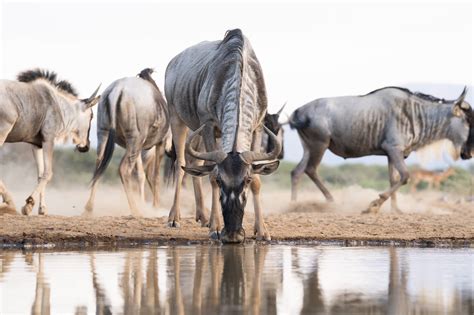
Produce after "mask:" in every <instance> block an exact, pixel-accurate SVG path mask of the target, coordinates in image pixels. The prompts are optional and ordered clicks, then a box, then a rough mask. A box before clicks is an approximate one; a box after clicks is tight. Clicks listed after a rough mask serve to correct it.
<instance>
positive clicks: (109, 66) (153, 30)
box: [0, 0, 473, 163]
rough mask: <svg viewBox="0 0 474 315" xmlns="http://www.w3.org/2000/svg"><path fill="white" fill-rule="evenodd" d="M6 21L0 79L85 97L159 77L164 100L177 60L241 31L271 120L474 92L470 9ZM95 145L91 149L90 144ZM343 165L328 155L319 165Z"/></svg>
mask: <svg viewBox="0 0 474 315" xmlns="http://www.w3.org/2000/svg"><path fill="white" fill-rule="evenodd" d="M0 12H1V43H2V48H1V55H0V60H1V64H0V77H1V78H4V79H14V78H15V76H16V74H17V73H18V72H19V71H22V70H25V69H28V68H33V67H41V68H48V69H51V70H54V71H56V72H57V73H58V74H59V76H61V77H62V78H65V79H68V80H69V81H71V83H73V84H74V86H75V87H76V88H77V89H78V91H79V92H80V94H81V96H83V97H86V96H89V94H90V93H91V92H92V91H93V90H94V89H95V87H96V86H97V85H98V84H99V83H100V82H102V84H103V89H105V87H106V86H107V85H109V84H110V83H111V82H112V81H114V80H115V79H118V78H121V77H124V76H134V75H136V74H137V73H138V72H139V71H140V70H141V69H143V68H145V67H154V68H155V69H156V71H157V73H156V75H155V76H154V77H155V79H156V81H157V83H158V86H160V88H162V87H163V83H164V72H165V69H166V66H167V64H168V62H169V60H170V59H171V58H173V57H174V56H175V55H176V54H178V53H179V52H181V51H182V50H183V49H185V48H187V47H189V46H191V45H193V44H196V43H198V42H200V41H203V40H218V39H221V38H222V37H223V36H224V33H225V31H226V30H228V29H232V28H236V27H238V28H241V29H242V30H243V32H244V34H245V35H246V36H247V37H248V38H249V40H250V42H251V43H252V46H253V48H254V50H255V52H256V54H257V57H258V58H259V60H260V63H261V64H262V68H263V71H264V75H265V81H266V86H267V93H268V98H269V111H270V112H272V111H276V110H277V109H278V108H279V107H280V106H281V105H282V104H283V103H284V102H288V105H287V112H288V113H291V112H292V111H293V110H294V109H296V108H297V107H299V106H301V105H304V104H305V103H307V102H309V101H311V100H313V99H316V98H320V97H327V96H338V95H352V94H365V93H367V92H370V91H372V90H374V89H377V88H380V87H383V86H387V85H404V86H406V85H408V86H422V87H423V86H428V89H430V90H429V91H424V92H429V93H433V94H434V95H435V96H439V97H447V98H454V97H456V96H457V94H458V93H459V92H460V89H461V87H462V86H463V85H468V86H473V5H472V3H471V2H470V1H468V0H467V1H459V2H456V1H419V2H416V1H399V2H390V1H376V2H375V1H371V2H370V1H369V2H367V1H364V2H360V1H350V2H349V1H347V2H344V1H327V2H316V1H313V2H308V1H305V2H296V1H291V2H290V1H277V2H270V1H263V2H259V1H243V2H242V1H241V2H238V3H237V2H230V1H214V2H200V1H193V2H189V3H188V2H185V1H144V2H135V1H118V2H117V1H81V2H73V1H68V2H65V1H62V2H46V1H6V0H3V1H2V2H1V5H0ZM445 85H446V86H449V87H451V88H443V86H445ZM430 86H431V88H430ZM433 86H434V87H435V88H433ZM471 95H472V94H471ZM471 99H472V98H471ZM287 134H288V139H290V140H291V141H290V142H289V143H288V141H287V143H288V145H287V146H290V148H291V150H287V152H289V156H288V158H289V159H290V160H293V161H295V160H299V158H300V156H301V148H300V145H299V143H298V140H297V136H296V134H295V133H292V134H289V133H287ZM91 136H92V138H93V139H92V140H93V142H94V143H95V132H94V133H93V134H92V135H91ZM292 146H293V147H292ZM340 161H342V159H339V158H336V157H334V156H332V155H330V154H327V155H326V156H325V159H324V161H323V162H325V163H339V162H340ZM355 161H359V162H360V161H361V160H355ZM362 161H369V162H370V161H373V160H371V159H365V160H362ZM381 161H384V160H381Z"/></svg>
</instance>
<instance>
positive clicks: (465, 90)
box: [455, 86, 470, 109]
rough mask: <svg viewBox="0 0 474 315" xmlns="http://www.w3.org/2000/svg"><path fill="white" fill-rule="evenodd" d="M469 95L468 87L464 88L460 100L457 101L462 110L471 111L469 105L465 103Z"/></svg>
mask: <svg viewBox="0 0 474 315" xmlns="http://www.w3.org/2000/svg"><path fill="white" fill-rule="evenodd" d="M466 94H467V86H464V89H463V90H462V92H461V95H459V97H458V99H457V100H456V102H455V104H459V106H460V107H461V108H462V109H469V108H470V107H469V105H467V104H465V103H464V98H465V97H466Z"/></svg>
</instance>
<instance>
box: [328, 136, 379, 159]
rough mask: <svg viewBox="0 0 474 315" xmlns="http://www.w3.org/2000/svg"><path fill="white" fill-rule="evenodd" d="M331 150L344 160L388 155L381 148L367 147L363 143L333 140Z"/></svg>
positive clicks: (330, 144) (330, 145)
mask: <svg viewBox="0 0 474 315" xmlns="http://www.w3.org/2000/svg"><path fill="white" fill-rule="evenodd" d="M329 150H330V151H331V152H332V153H334V154H336V155H338V156H340V157H342V158H357V157H363V156H368V155H386V153H385V152H384V151H383V150H382V148H381V147H380V146H375V145H371V146H367V145H366V144H365V143H364V142H363V141H360V142H357V141H354V140H353V141H344V140H342V139H333V138H331V141H330V143H329Z"/></svg>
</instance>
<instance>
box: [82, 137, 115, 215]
mask: <svg viewBox="0 0 474 315" xmlns="http://www.w3.org/2000/svg"><path fill="white" fill-rule="evenodd" d="M108 137H109V131H104V130H101V131H99V132H98V139H97V140H98V144H97V160H96V162H95V167H96V169H97V167H99V164H100V161H102V159H103V158H104V152H105V147H106V145H107V139H108ZM99 180H100V178H98V179H97V180H96V181H95V182H93V183H92V187H91V193H90V195H89V200H87V203H86V206H85V209H84V212H83V215H91V214H92V210H94V200H95V193H96V191H97V185H98V184H99Z"/></svg>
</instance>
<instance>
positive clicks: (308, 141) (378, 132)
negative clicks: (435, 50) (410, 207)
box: [289, 87, 474, 213]
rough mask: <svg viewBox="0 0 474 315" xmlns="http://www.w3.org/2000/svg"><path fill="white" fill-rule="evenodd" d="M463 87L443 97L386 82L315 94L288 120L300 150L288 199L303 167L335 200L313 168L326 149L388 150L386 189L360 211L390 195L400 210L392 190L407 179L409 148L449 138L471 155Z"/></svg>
mask: <svg viewBox="0 0 474 315" xmlns="http://www.w3.org/2000/svg"><path fill="white" fill-rule="evenodd" d="M466 92H467V89H466V88H464V90H463V92H462V93H461V95H460V96H459V97H458V99H456V100H453V101H447V100H444V99H439V98H436V97H433V96H431V95H426V94H422V93H418V92H417V93H413V92H411V91H409V90H407V89H404V88H399V87H385V88H382V89H378V90H375V91H373V92H370V93H369V94H367V95H362V96H345V97H334V98H323V99H317V100H314V101H312V102H310V103H308V104H306V105H304V106H302V107H300V108H298V109H297V110H296V111H295V112H294V113H293V114H292V115H291V117H290V120H289V123H290V126H291V127H292V128H294V129H296V130H297V131H298V134H299V136H300V139H301V143H302V144H303V149H304V154H303V159H302V160H301V161H300V162H299V164H298V165H297V166H296V168H295V169H294V170H293V171H292V173H291V182H292V200H296V185H297V183H298V180H299V179H300V177H301V175H302V174H303V172H305V173H306V174H307V175H308V176H309V177H310V178H311V180H312V181H313V182H314V183H315V184H316V185H317V186H318V187H319V189H320V190H321V191H322V193H323V194H324V196H325V197H326V199H327V200H328V201H332V200H333V197H332V195H331V193H330V192H329V191H328V190H327V188H326V187H325V186H324V185H323V183H322V182H321V179H320V178H319V176H318V173H317V168H318V165H319V163H320V162H321V159H322V157H323V154H324V152H325V151H326V149H329V150H331V152H333V153H334V154H336V155H339V156H341V157H343V158H353V157H361V156H367V155H385V156H387V158H388V168H389V176H390V189H389V190H387V191H385V192H383V193H382V194H380V195H379V196H380V198H379V199H376V200H374V201H373V202H371V204H370V205H369V208H368V209H367V210H366V211H364V212H365V213H368V212H375V213H376V212H378V210H379V209H380V207H381V205H382V204H383V203H384V202H385V200H387V199H388V198H389V197H391V207H392V210H394V211H400V210H399V209H398V206H397V201H396V195H395V192H396V191H397V189H398V188H399V187H400V186H402V185H405V184H406V183H407V181H408V177H409V172H408V169H407V167H406V165H405V162H404V159H405V158H406V157H408V155H409V154H410V153H411V152H413V151H415V150H417V149H419V148H422V147H424V146H426V145H429V144H432V143H434V142H436V141H438V140H443V139H448V140H450V141H451V142H452V143H453V145H454V147H455V148H456V150H457V152H459V151H461V157H462V158H463V159H469V158H471V150H472V148H473V147H474V141H473V140H474V137H473V136H472V133H473V129H474V119H473V118H472V117H473V115H474V114H473V111H472V109H471V106H470V105H469V103H467V102H466V101H464V97H465V96H466ZM469 134H471V137H470V138H469V140H468V136H469ZM397 173H398V174H397ZM398 175H399V176H400V179H399V180H398V178H397V177H398Z"/></svg>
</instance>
